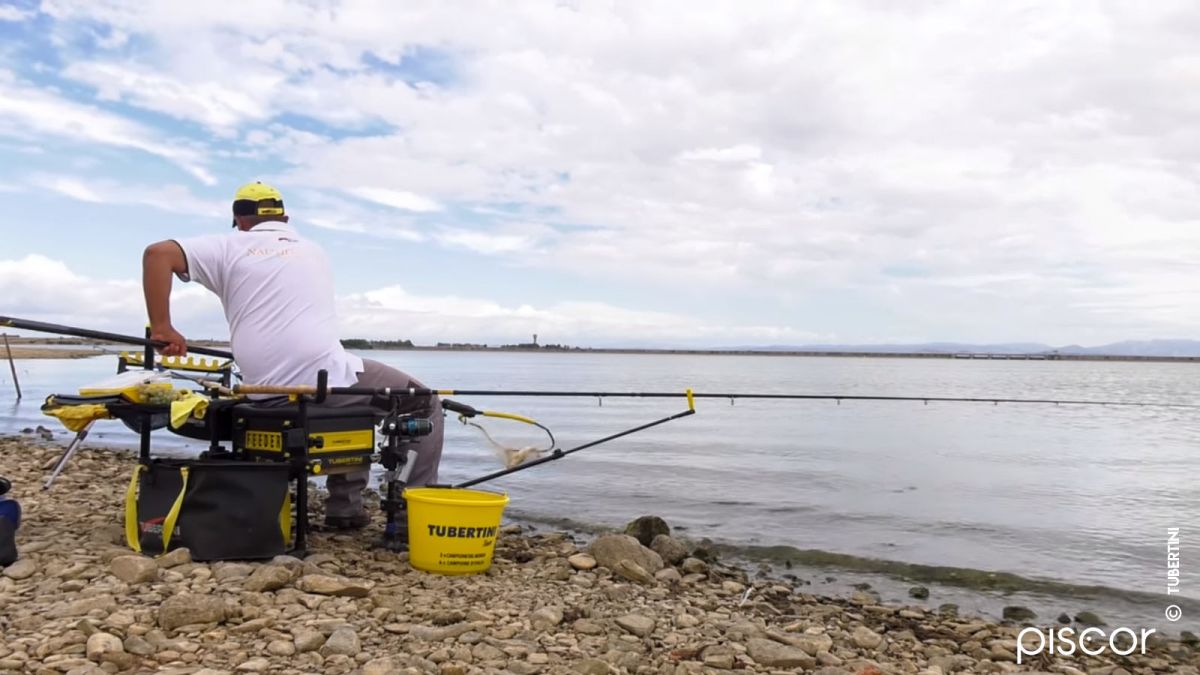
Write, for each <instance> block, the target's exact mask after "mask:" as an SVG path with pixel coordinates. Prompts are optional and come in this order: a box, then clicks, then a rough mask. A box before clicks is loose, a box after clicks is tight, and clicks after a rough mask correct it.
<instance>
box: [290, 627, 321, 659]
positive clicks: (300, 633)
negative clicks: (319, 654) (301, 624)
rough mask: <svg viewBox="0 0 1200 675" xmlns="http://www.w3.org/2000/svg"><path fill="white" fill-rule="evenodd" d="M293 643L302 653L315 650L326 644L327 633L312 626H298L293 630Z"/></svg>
mask: <svg viewBox="0 0 1200 675" xmlns="http://www.w3.org/2000/svg"><path fill="white" fill-rule="evenodd" d="M292 643H293V644H294V645H295V646H296V651H297V652H299V653H301V654H303V653H305V652H315V651H316V650H318V649H320V648H321V646H322V645H324V644H325V635H324V634H323V633H321V631H319V630H313V629H312V628H297V629H295V630H293V631H292Z"/></svg>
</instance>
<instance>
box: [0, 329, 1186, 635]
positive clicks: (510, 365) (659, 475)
mask: <svg viewBox="0 0 1200 675" xmlns="http://www.w3.org/2000/svg"><path fill="white" fill-rule="evenodd" d="M361 354H362V355H364V356H367V357H370V358H376V359H379V360H381V361H384V362H386V363H389V364H391V365H395V366H397V367H400V368H402V369H405V370H407V371H408V372H410V373H412V374H414V375H416V376H417V377H418V378H420V379H421V380H423V381H424V383H425V384H427V385H429V386H435V387H438V388H454V389H531V390H564V389H571V390H587V391H597V390H607V391H644V390H655V391H678V392H680V393H682V392H683V391H684V390H685V389H686V388H689V387H690V388H692V389H694V390H695V391H697V392H758V393H811V394H883V395H899V396H905V395H913V396H963V397H1021V398H1055V399H1089V400H1100V399H1104V400H1114V399H1116V400H1134V401H1144V402H1172V403H1200V385H1197V376H1198V375H1200V365H1197V364H1166V363H1125V362H1080V361H980V360H947V359H893V358H823V357H787V356H707V355H658V354H562V353H557V354H556V353H546V354H538V353H478V352H462V353H451V352H361ZM114 367H115V359H113V358H112V357H98V358H92V359H84V360H72V361H56V360H45V361H22V362H19V368H20V373H19V375H20V378H21V384H22V387H23V389H24V390H25V398H24V400H23V401H21V402H20V403H19V404H18V403H17V402H16V401H15V400H14V396H13V393H12V387H11V382H10V381H9V378H8V374H7V372H6V370H5V372H3V374H2V376H0V433H3V432H13V431H16V430H19V429H20V428H22V427H27V426H36V425H37V424H44V425H46V426H49V427H55V424H52V423H53V422H54V420H53V419H51V418H47V417H44V416H42V415H41V414H40V412H39V411H38V406H39V405H40V403H41V401H42V399H43V398H44V397H45V396H46V395H48V394H50V393H71V392H72V391H73V390H74V389H75V388H77V387H78V386H80V385H83V384H85V383H87V382H89V381H94V380H99V379H103V378H104V377H106V376H108V375H109V374H111V372H113V369H114ZM452 398H457V399H458V400H461V401H462V402H464V403H468V404H471V405H474V406H475V407H477V408H486V409H491V410H501V411H509V412H515V413H518V414H522V415H527V416H530V417H533V418H535V419H537V420H538V421H539V422H541V423H543V424H545V425H547V426H549V427H550V428H551V429H552V430H553V431H554V433H555V437H556V439H557V441H558V446H559V447H561V448H564V449H569V448H572V447H575V446H577V445H580V444H583V443H585V442H588V441H592V440H595V439H597V438H600V437H602V436H606V435H608V434H611V433H615V432H618V431H621V430H624V429H626V428H629V427H633V426H636V425H639V424H644V423H646V422H650V421H653V420H655V419H658V418H661V417H663V416H666V415H670V414H673V413H676V412H680V411H682V410H685V409H686V404H685V402H684V401H683V399H682V398H680V399H678V400H676V399H616V398H613V399H605V400H604V402H603V405H599V404H598V402H597V401H596V400H595V399H590V398H583V399H570V398H531V397H501V396H493V397H465V396H463V397H452ZM1198 413H1200V411H1193V410H1183V409H1164V408H1136V407H1132V408H1118V407H1085V406H1074V405H1062V406H1053V405H1030V404H1000V405H991V404H979V403H929V404H922V403H919V402H916V403H914V402H860V401H844V402H842V403H841V404H838V403H835V402H833V401H756V400H739V401H737V403H736V405H730V403H729V401H728V400H716V399H700V400H698V401H697V414H695V415H692V416H689V417H685V418H682V419H679V420H675V421H672V422H669V423H667V424H664V425H662V426H658V427H655V428H653V429H649V430H646V431H643V432H639V433H637V434H633V435H631V436H628V437H626V438H621V439H618V440H615V441H612V442H610V443H607V444H604V445H600V446H597V447H594V448H590V449H588V450H584V451H581V452H579V453H577V454H574V455H571V456H570V457H567V458H564V459H562V460H559V461H554V462H550V463H548V464H545V465H542V466H540V467H536V468H533V469H530V470H528V471H524V472H521V473H518V474H514V475H512V476H508V477H505V478H502V479H499V480H496V481H494V482H492V483H490V484H489V486H490V488H492V489H501V490H506V491H508V492H509V493H510V494H511V496H512V503H511V506H510V511H511V512H512V513H514V514H521V515H525V516H527V517H529V518H532V519H557V518H569V519H571V520H573V521H576V522H579V523H585V524H590V525H600V526H613V525H620V524H622V523H624V522H626V521H627V520H629V519H630V518H631V517H633V516H636V515H640V514H657V515H661V516H662V517H663V518H665V519H666V520H667V521H668V522H669V523H671V524H672V526H674V527H676V528H680V529H682V531H683V533H684V534H686V535H688V536H690V537H695V538H700V537H709V538H712V539H714V540H717V541H721V542H728V543H730V544H735V545H738V546H741V547H746V546H764V547H765V546H776V545H783V546H790V547H795V548H796V549H816V550H820V551H828V552H833V553H839V554H847V555H850V556H855V557H857V558H861V559H883V560H887V561H898V562H902V563H914V564H919V565H928V566H943V567H953V568H967V569H973V570H989V571H1001V572H1011V573H1014V574H1017V575H1020V576H1022V577H1025V578H1028V579H1031V580H1038V579H1048V580H1054V581H1056V582H1062V583H1064V584H1070V585H1075V586H1102V587H1105V588H1108V589H1112V590H1113V591H1114V593H1111V594H1108V595H1109V597H1108V598H1107V599H1101V600H1097V601H1095V602H1094V603H1093V604H1092V605H1089V606H1088V607H1084V608H1087V609H1092V608H1096V607H1108V608H1110V609H1111V610H1112V611H1118V609H1117V606H1118V605H1120V603H1123V602H1126V601H1127V600H1128V598H1130V597H1131V598H1133V599H1132V600H1129V602H1133V603H1134V604H1133V605H1131V607H1132V609H1129V610H1128V611H1129V612H1133V613H1134V614H1135V615H1136V614H1139V613H1141V612H1155V613H1158V614H1159V615H1161V612H1162V607H1165V606H1166V604H1169V602H1166V600H1167V595H1166V574H1167V555H1166V542H1167V528H1170V527H1178V528H1180V530H1181V532H1180V535H1181V541H1182V544H1183V551H1182V565H1181V567H1182V568H1183V572H1184V573H1183V582H1182V583H1181V585H1180V590H1181V594H1180V595H1182V596H1186V597H1187V598H1191V599H1193V600H1195V599H1200V576H1198V577H1195V578H1196V579H1198V581H1196V582H1190V581H1189V577H1188V576H1187V570H1188V569H1189V567H1190V564H1189V561H1192V560H1195V561H1200V547H1197V546H1195V545H1194V544H1193V542H1192V540H1191V539H1192V535H1191V531H1192V527H1193V524H1194V523H1196V522H1197V516H1200V487H1198V486H1197V483H1196V481H1195V480H1194V478H1195V476H1196V475H1197V469H1198V468H1200V456H1198V455H1197V452H1196V449H1197V447H1198V445H1200V443H1198V441H1200V414H1198ZM483 424H484V425H485V426H486V427H487V429H488V430H489V432H490V433H491V434H492V435H493V436H494V437H495V438H496V439H497V440H500V441H501V442H504V443H507V444H511V445H514V446H516V445H530V444H541V443H544V442H546V437H545V435H544V434H543V433H542V432H541V431H540V430H538V429H536V428H534V427H529V426H527V425H521V424H517V423H512V422H507V421H504V420H492V419H488V420H486V421H484V422H483ZM101 434H103V436H101ZM156 437H158V438H159V439H160V447H164V448H175V449H186V448H187V447H189V445H188V443H187V442H186V441H184V440H183V439H179V438H178V437H174V436H172V435H171V434H170V433H169V432H158V434H157V436H156ZM66 438H67V436H66V434H65V433H64V434H63V440H64V441H65V440H66ZM90 440H92V441H98V442H109V443H115V444H126V445H127V444H131V443H132V442H133V436H132V434H130V433H128V432H126V431H124V430H123V428H122V427H121V426H120V424H119V423H117V422H107V423H105V424H103V425H99V426H97V428H96V429H95V431H93V434H92V437H91V439H90ZM499 468H500V464H499V460H497V459H496V458H495V457H494V456H493V454H492V452H491V450H490V449H489V446H488V445H487V444H486V441H485V440H484V439H483V436H482V435H481V434H480V433H479V432H478V430H476V429H473V428H471V427H467V426H463V425H461V424H459V423H458V422H457V418H456V417H454V416H451V417H449V418H448V419H447V437H446V450H445V457H444V461H443V464H442V481H443V482H449V483H458V482H461V481H464V480H466V479H468V478H473V477H476V476H480V475H483V474H486V473H490V472H492V471H494V470H497V469H499ZM481 487H486V486H481ZM744 550H747V549H744ZM800 558H801V556H798V555H797V560H799V559H800ZM867 567H870V566H867ZM876 567H879V569H877V570H870V569H868V570H864V571H863V573H873V572H879V573H882V572H884V571H886V568H888V566H887V565H880V566H876ZM840 578H843V579H845V578H849V577H848V576H846V575H842V576H841V577H840ZM930 583H935V584H936V583H939V582H938V581H937V580H936V579H935V580H933V581H932V582H930ZM877 585H878V584H877ZM1069 590H1070V589H1066V590H1064V592H1068V591H1069ZM1118 592H1119V593H1121V594H1123V595H1121V596H1118V595H1117V594H1116V593H1118ZM1129 594H1132V595H1129ZM1178 597H1179V596H1174V597H1173V598H1171V599H1170V601H1171V602H1175V601H1176V599H1177V598H1178ZM1030 602H1034V601H1033V600H1031V601H1030ZM1106 603H1107V604H1106ZM1184 604H1185V605H1186V606H1185V610H1188V616H1190V617H1196V616H1200V606H1197V607H1196V609H1195V610H1193V609H1192V607H1193V605H1192V604H1191V603H1190V602H1185V603H1184ZM1068 611H1073V610H1071V609H1069V608H1068ZM1074 611H1077V610H1074ZM1120 612H1121V613H1127V612H1126V611H1125V610H1120ZM1152 618H1153V617H1149V616H1147V618H1146V621H1147V622H1150V620H1151V619H1152ZM1187 621H1188V619H1186V618H1185V623H1186V622H1187Z"/></svg>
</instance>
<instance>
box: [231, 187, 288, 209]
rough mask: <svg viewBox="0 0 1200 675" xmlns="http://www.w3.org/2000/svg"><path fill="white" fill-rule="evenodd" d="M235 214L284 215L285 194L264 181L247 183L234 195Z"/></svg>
mask: <svg viewBox="0 0 1200 675" xmlns="http://www.w3.org/2000/svg"><path fill="white" fill-rule="evenodd" d="M233 215H235V216H282V215H283V195H281V194H279V190H276V189H275V188H273V187H271V186H270V185H267V184H265V183H263V182H262V181H255V182H253V183H246V184H245V185H243V186H241V187H240V188H238V190H237V192H236V193H235V194H234V195H233Z"/></svg>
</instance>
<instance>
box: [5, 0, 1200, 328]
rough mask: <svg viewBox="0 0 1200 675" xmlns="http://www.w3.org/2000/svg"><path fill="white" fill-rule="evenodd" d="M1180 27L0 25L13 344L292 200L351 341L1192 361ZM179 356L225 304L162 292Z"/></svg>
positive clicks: (813, 21) (11, 4)
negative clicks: (1179, 357)
mask: <svg viewBox="0 0 1200 675" xmlns="http://www.w3.org/2000/svg"><path fill="white" fill-rule="evenodd" d="M1198 30H1200V5H1196V4H1195V3H1190V2H1170V1H1166V0H1164V1H1159V2H1152V3H1145V2H1040V1H1039V2H1004V3H996V2H987V1H980V2H970V1H967V2H939V1H931V2H923V3H890V2H882V1H880V0H863V1H858V2H855V1H852V0H851V1H843V0H837V1H833V2H780V3H768V2H760V3H755V2H744V1H738V2H720V1H716V0H702V1H699V2H697V1H694V0H679V1H673V2H660V1H657V0H648V1H638V2H572V1H569V0H563V1H559V2H550V1H546V2H532V1H530V2H509V1H496V2H484V1H479V2H437V1H428V2H427V1H424V0H406V1H405V2H403V3H396V2H390V1H388V0H341V1H335V0H302V1H296V2H284V1H282V0H240V1H238V2H227V1H225V0H206V2H203V3H182V2H172V1H165V0H149V1H147V0H140V1H125V0H86V1H84V0H80V1H75V0H45V1H43V2H36V1H26V0H16V1H13V0H0V204H3V207H2V208H0V314H5V315H10V316H17V317H21V318H27V319H35V320H42V321H54V322H62V323H69V324H70V325H75V326H81V327H85V328H93V329H97V330H109V331H115V332H122V333H140V331H141V327H142V326H143V325H144V324H145V321H146V319H145V317H146V313H145V306H144V302H143V299H142V295H141V286H140V279H141V267H140V266H141V256H142V251H143V250H144V248H145V247H146V246H147V245H149V244H151V243H153V242H155V241H159V240H162V239H169V238H178V237H187V236H196V235H200V234H207V233H213V232H225V231H228V228H229V219H230V216H229V213H230V202H231V200H232V196H233V194H234V192H235V190H236V189H237V187H238V186H239V185H241V184H243V183H246V182H249V181H253V180H262V181H264V182H267V183H270V184H272V185H274V186H276V187H277V188H279V190H280V191H281V192H282V194H283V197H284V201H285V204H286V206H287V210H288V213H289V215H290V218H291V222H292V224H293V225H295V226H296V227H297V229H298V230H299V231H301V232H302V233H303V234H305V235H306V236H309V237H311V238H312V239H314V240H315V241H317V242H319V243H320V244H321V245H322V246H323V247H324V248H325V249H326V251H327V252H328V253H329V255H330V258H331V260H332V262H333V266H334V270H335V275H336V283H337V288H336V289H335V292H336V295H337V298H338V311H339V320H340V324H341V325H340V328H339V330H340V333H341V334H342V335H343V337H345V338H355V337H362V338H376V339H411V340H413V341H414V342H415V343H417V344H433V343H436V342H474V343H486V344H492V345H497V344H506V343H515V342H525V341H528V340H529V339H531V336H532V335H533V334H535V333H536V334H537V335H538V340H539V342H541V343H543V344H545V343H555V344H568V345H575V346H592V347H605V346H628V347H699V348H706V347H734V346H770V345H802V344H817V343H826V344H827V343H839V344H877V343H919V342H927V341H962V342H974V343H999V342H1017V341H1020V342H1043V343H1047V344H1051V345H1065V344H1072V343H1077V344H1083V345H1098V344H1104V343H1108V342H1114V341H1118V340H1124V339H1153V338H1192V337H1200V257H1198V256H1197V250H1198V245H1200V228H1198V225H1200V190H1198V189H1197V187H1200V186H1198V181H1200V164H1198V163H1197V160H1200V133H1197V131H1196V120H1197V115H1198V114H1200V43H1197V41H1196V40H1195V35H1196V34H1197V31H1198ZM172 312H173V318H174V322H175V324H176V328H178V329H179V330H180V331H181V332H182V333H183V334H184V335H186V336H188V337H189V338H192V339H200V338H221V337H225V336H227V335H228V330H227V328H226V326H225V323H224V317H223V314H222V310H221V307H220V303H219V301H218V300H217V299H216V298H215V296H213V295H212V294H211V293H209V292H207V291H206V290H205V289H203V288H201V287H199V286H198V285H197V284H192V283H181V282H176V284H175V287H174V300H173V310H172Z"/></svg>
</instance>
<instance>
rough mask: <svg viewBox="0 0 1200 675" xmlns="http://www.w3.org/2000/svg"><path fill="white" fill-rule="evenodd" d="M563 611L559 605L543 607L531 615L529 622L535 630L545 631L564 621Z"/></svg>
mask: <svg viewBox="0 0 1200 675" xmlns="http://www.w3.org/2000/svg"><path fill="white" fill-rule="evenodd" d="M562 620H563V613H562V610H561V609H558V608H557V607H542V608H541V609H539V610H537V611H535V612H534V613H533V614H530V615H529V623H530V625H532V626H533V628H534V630H540V631H545V630H547V629H549V628H554V627H555V626H557V625H558V624H560V623H562Z"/></svg>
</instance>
